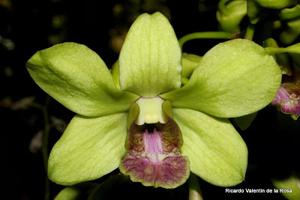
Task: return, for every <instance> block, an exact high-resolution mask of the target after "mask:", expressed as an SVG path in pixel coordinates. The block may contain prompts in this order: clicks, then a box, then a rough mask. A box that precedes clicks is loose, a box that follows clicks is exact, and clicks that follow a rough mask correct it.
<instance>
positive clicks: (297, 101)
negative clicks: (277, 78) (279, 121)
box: [272, 82, 300, 119]
mask: <svg viewBox="0 0 300 200" xmlns="http://www.w3.org/2000/svg"><path fill="white" fill-rule="evenodd" d="M272 104H273V105H275V106H277V107H278V109H279V110H280V111H281V112H283V113H286V114H291V115H292V116H293V117H294V118H295V119H297V118H298V117H299V116H300V83H293V82H290V83H283V84H282V85H281V86H280V88H279V89H278V91H277V94H276V97H275V99H273V101H272Z"/></svg>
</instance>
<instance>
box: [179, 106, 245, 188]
mask: <svg viewBox="0 0 300 200" xmlns="http://www.w3.org/2000/svg"><path fill="white" fill-rule="evenodd" d="M173 111H174V112H173V114H174V120H175V121H176V122H177V124H178V126H179V128H180V129H181V132H182V136H183V146H182V154H183V155H186V156H187V157H188V158H189V160H190V168H191V171H192V172H193V173H195V174H197V175H198V176H200V177H201V178H202V179H204V180H206V181H207V182H209V183H211V184H214V185H218V186H232V185H236V184H238V183H240V182H242V181H243V180H244V177H245V171H246V168H247V147H246V145H245V143H244V141H243V139H242V138H241V137H240V135H239V134H238V132H237V131H236V130H235V129H234V127H233V126H232V125H231V123H230V122H229V121H228V120H225V119H217V118H214V117H211V116H209V115H206V114H204V113H201V112H198V111H195V110H190V109H174V110H173Z"/></svg>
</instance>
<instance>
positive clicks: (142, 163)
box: [120, 119, 189, 188]
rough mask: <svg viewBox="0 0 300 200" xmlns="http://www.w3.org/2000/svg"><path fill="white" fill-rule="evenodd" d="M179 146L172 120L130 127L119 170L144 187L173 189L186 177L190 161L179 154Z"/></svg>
mask: <svg viewBox="0 0 300 200" xmlns="http://www.w3.org/2000/svg"><path fill="white" fill-rule="evenodd" d="M181 145H182V139H181V135H180V132H179V128H178V126H177V125H176V123H175V122H174V121H173V120H171V119H169V120H168V122H167V123H166V124H161V123H156V124H144V125H142V126H141V125H136V124H133V125H132V126H131V128H130V130H129V135H128V138H127V144H126V148H127V154H126V155H125V156H124V158H123V160H122V162H121V165H120V170H121V172H122V173H124V174H126V175H129V176H130V178H131V180H132V181H134V182H141V183H142V184H143V185H145V186H154V187H163V188H175V187H177V186H179V185H181V184H183V183H184V182H185V181H186V179H187V178H188V176H189V162H188V159H187V158H186V157H184V156H182V155H181V153H180V147H181Z"/></svg>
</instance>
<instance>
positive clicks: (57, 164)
mask: <svg viewBox="0 0 300 200" xmlns="http://www.w3.org/2000/svg"><path fill="white" fill-rule="evenodd" d="M126 135H127V114H123V113H119V114H114V115H108V116H105V117H98V118H84V117H81V116H75V117H74V118H73V119H72V121H71V122H70V124H69V125H68V127H67V129H66V130H65V132H64V133H63V135H62V137H61V138H60V139H59V140H58V142H57V143H56V144H55V146H54V147H53V149H52V151H51V153H50V157H49V163H48V176H49V178H50V179H51V180H52V181H54V182H55V183H58V184H61V185H73V184H76V183H80V182H84V181H89V180H94V179H97V178H100V177H101V176H103V175H105V174H108V173H110V172H111V171H113V170H114V169H116V168H118V166H119V164H120V161H121V158H122V156H123V155H124V154H125V141H126Z"/></svg>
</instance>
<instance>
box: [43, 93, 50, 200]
mask: <svg viewBox="0 0 300 200" xmlns="http://www.w3.org/2000/svg"><path fill="white" fill-rule="evenodd" d="M49 101H50V98H49V97H48V96H47V98H46V102H45V106H43V108H42V112H43V117H44V133H43V141H42V142H43V145H42V154H43V162H44V168H45V171H46V173H47V171H48V138H49V131H50V125H49V117H48V110H47V108H48V104H49ZM44 199H45V200H49V199H50V182H49V179H48V176H47V175H46V177H45V196H44Z"/></svg>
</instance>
